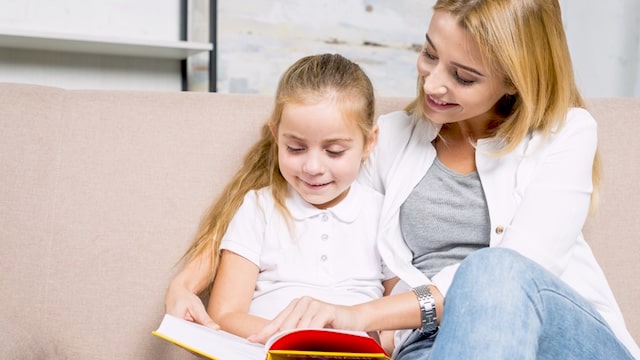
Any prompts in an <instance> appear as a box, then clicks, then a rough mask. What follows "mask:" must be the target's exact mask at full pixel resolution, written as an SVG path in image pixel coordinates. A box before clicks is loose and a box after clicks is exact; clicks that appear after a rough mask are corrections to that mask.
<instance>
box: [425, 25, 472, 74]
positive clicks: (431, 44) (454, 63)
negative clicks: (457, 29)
mask: <svg viewBox="0 0 640 360" xmlns="http://www.w3.org/2000/svg"><path fill="white" fill-rule="evenodd" d="M425 37H426V38H427V42H428V43H429V45H430V46H431V47H432V48H433V50H435V51H436V52H437V51H438V49H437V48H436V46H435V45H434V44H433V41H431V38H429V34H425ZM451 64H452V65H454V66H457V67H459V68H461V69H464V70H467V71H468V72H472V73H474V74H476V75H478V76H481V77H484V74H483V73H481V72H480V71H478V70H476V69H474V68H472V67H470V66H467V65H463V64H460V63H458V62H451Z"/></svg>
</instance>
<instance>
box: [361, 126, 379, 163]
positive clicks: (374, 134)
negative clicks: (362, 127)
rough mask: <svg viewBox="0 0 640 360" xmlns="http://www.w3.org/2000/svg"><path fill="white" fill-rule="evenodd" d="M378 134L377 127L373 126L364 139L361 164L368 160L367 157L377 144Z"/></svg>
mask: <svg viewBox="0 0 640 360" xmlns="http://www.w3.org/2000/svg"><path fill="white" fill-rule="evenodd" d="M378 132H379V129H378V125H373V128H372V129H371V132H370V133H369V136H368V137H367V138H366V139H365V141H366V143H365V144H364V151H363V152H362V162H365V160H367V158H369V155H371V152H372V151H373V149H374V148H375V147H376V144H377V143H378Z"/></svg>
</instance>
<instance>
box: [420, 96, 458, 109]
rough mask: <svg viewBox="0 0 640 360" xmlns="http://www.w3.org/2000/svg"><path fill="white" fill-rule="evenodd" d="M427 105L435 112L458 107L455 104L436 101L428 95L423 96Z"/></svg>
mask: <svg viewBox="0 0 640 360" xmlns="http://www.w3.org/2000/svg"><path fill="white" fill-rule="evenodd" d="M425 98H426V102H427V105H428V106H429V107H430V108H432V109H434V110H437V111H445V110H449V109H451V108H453V107H456V106H458V105H457V104H452V103H448V102H446V101H442V100H438V99H436V98H434V97H432V96H430V95H427V96H425Z"/></svg>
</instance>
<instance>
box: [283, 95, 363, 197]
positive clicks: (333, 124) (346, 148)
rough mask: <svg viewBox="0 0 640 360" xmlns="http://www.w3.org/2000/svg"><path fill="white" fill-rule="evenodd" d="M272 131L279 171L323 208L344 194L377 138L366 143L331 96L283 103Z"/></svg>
mask: <svg viewBox="0 0 640 360" xmlns="http://www.w3.org/2000/svg"><path fill="white" fill-rule="evenodd" d="M275 135H276V137H277V142H278V161H279V164H280V173H282V176H283V177H284V178H285V179H286V180H287V182H288V183H289V184H290V185H291V186H292V187H293V188H294V189H295V190H296V191H297V192H298V193H299V194H300V196H302V198H303V199H304V200H306V201H307V202H309V203H311V204H313V205H314V206H316V207H318V208H321V209H326V208H329V207H332V206H334V205H336V204H338V203H339V202H340V201H341V200H342V199H344V197H345V196H346V195H347V192H348V191H349V187H350V186H351V183H352V182H353V181H354V180H355V179H356V177H357V176H358V172H359V171H360V164H361V163H362V161H363V160H364V159H365V158H366V157H367V156H368V154H369V152H370V151H371V149H372V148H373V146H374V144H375V138H376V137H375V136H372V137H371V139H372V140H370V141H368V143H367V144H365V139H364V136H363V134H362V131H361V130H360V128H359V127H358V125H357V120H356V119H353V118H349V117H347V116H345V114H344V113H343V111H342V110H341V109H340V107H339V106H338V105H337V104H335V103H334V102H333V101H332V100H330V99H323V100H321V101H319V102H317V103H312V104H286V105H285V106H284V108H283V111H282V118H281V119H280V125H279V127H278V129H277V133H276V134H275Z"/></svg>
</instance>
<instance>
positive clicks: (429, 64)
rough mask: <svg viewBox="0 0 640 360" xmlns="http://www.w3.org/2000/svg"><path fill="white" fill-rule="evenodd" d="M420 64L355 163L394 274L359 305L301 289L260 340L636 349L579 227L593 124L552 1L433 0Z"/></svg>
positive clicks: (639, 353) (412, 351)
mask: <svg viewBox="0 0 640 360" xmlns="http://www.w3.org/2000/svg"><path fill="white" fill-rule="evenodd" d="M418 73H419V78H418V82H419V86H418V92H419V94H418V97H417V98H416V100H415V101H414V102H413V103H412V104H410V105H409V106H408V107H407V109H406V111H403V112H396V113H391V114H388V115H386V116H383V117H381V118H380V119H379V121H378V125H379V128H380V135H379V142H378V147H377V148H376V150H375V151H374V154H373V156H372V157H371V158H370V160H369V161H368V162H367V167H366V171H363V173H362V177H363V178H364V179H366V180H367V181H368V182H369V183H370V184H371V185H372V186H373V187H374V188H376V189H378V190H380V191H381V192H382V193H384V195H385V198H384V203H383V209H382V213H381V223H380V229H379V236H380V238H379V241H378V246H379V251H380V254H381V255H382V257H383V260H384V261H385V263H386V264H387V266H388V268H389V269H390V270H391V271H392V272H393V273H395V274H396V275H397V276H398V277H399V278H400V279H401V281H399V282H398V283H397V284H396V286H395V288H394V290H393V292H392V295H391V296H387V297H384V298H382V299H379V300H374V301H371V302H367V303H364V304H360V305H355V306H336V305H332V304H327V303H324V302H321V301H318V300H315V299H312V298H308V297H303V298H300V299H298V300H297V301H294V302H293V303H291V304H290V306H289V307H287V309H285V310H284V311H283V312H282V313H281V314H280V315H278V316H277V317H276V318H275V319H274V320H273V321H272V322H271V323H270V324H269V325H267V326H266V327H265V328H264V329H263V330H262V331H261V332H259V333H258V334H256V335H255V336H252V337H251V339H252V340H254V341H260V340H261V339H264V338H266V337H268V336H269V335H270V334H272V333H273V332H275V331H278V330H280V329H285V328H291V327H308V326H312V327H321V326H330V327H336V328H347V329H355V330H364V331H372V330H400V329H416V330H408V331H396V334H395V344H394V345H395V351H394V358H395V359H401V360H407V359H425V358H432V359H440V358H451V359H464V358H474V359H483V358H487V359H488V358H491V359H500V358H514V359H520V358H525V359H527V358H549V359H551V358H553V359H571V358H575V359H585V358H615V359H625V358H633V357H640V350H638V346H637V345H636V344H635V342H634V341H633V339H632V338H631V336H630V334H629V333H628V331H627V329H626V327H625V324H624V320H623V318H622V314H621V312H620V310H619V308H618V306H617V304H616V301H615V299H614V297H613V294H612V292H611V290H610V288H609V286H608V284H607V281H606V279H605V277H604V274H603V272H602V270H601V269H600V267H599V265H598V264H597V262H596V260H595V258H594V257H593V254H592V253H591V250H590V249H589V246H588V245H587V243H586V242H585V240H584V238H583V237H582V234H581V231H582V227H583V225H584V222H585V220H586V217H587V215H588V213H589V210H590V208H592V207H594V205H595V201H594V200H595V194H596V190H597V184H598V179H599V167H598V161H597V129H596V123H595V121H594V119H593V118H592V117H591V115H590V114H589V113H588V112H587V111H586V110H585V109H584V103H583V100H582V98H581V96H580V94H579V92H578V90H577V87H576V84H575V80H574V78H573V72H572V65H571V60H570V56H569V50H568V47H567V44H566V38H565V35H564V30H563V28H562V22H561V14H560V6H559V4H558V2H557V0H537V1H533V0H439V1H437V2H436V5H435V6H434V15H433V18H432V19H431V22H430V25H429V29H428V31H427V33H426V42H425V45H424V48H423V52H422V54H421V55H420V57H419V60H418ZM188 266H189V265H188ZM188 266H187V267H188ZM186 273H189V272H188V271H187V272H185V274H186ZM195 273H196V272H195V271H192V272H191V276H193V275H194V274H195ZM185 276H186V275H185ZM200 278H201V277H200V276H194V277H193V279H200ZM192 281H196V280H192ZM178 288H180V287H178ZM181 289H182V290H176V291H174V292H173V294H174V295H175V294H179V293H180V291H183V292H184V293H187V291H186V290H184V289H185V288H184V287H182V288H181ZM168 295H169V293H168ZM174 295H171V296H168V299H177V298H178V297H177V296H174ZM445 297H446V304H445V301H444V299H445ZM181 298H186V297H181ZM169 308H170V307H169ZM391 346H393V345H391Z"/></svg>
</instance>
